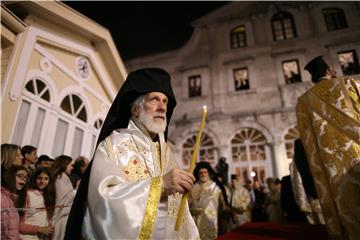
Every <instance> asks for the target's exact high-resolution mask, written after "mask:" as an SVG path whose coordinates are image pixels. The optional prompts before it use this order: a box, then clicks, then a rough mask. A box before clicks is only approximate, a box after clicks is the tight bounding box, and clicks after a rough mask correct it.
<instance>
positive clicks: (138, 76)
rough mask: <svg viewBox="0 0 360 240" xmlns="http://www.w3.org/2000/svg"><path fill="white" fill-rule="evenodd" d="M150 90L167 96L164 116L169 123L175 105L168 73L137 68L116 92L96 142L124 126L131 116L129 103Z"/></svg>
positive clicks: (160, 70) (157, 69) (161, 70)
mask: <svg viewBox="0 0 360 240" xmlns="http://www.w3.org/2000/svg"><path fill="white" fill-rule="evenodd" d="M150 92H162V93H164V94H165V95H166V96H167V97H168V99H169V103H168V106H167V112H166V117H167V122H168V124H169V121H170V118H171V115H172V113H173V111H174V108H175V105H176V100H175V95H174V92H173V90H172V88H171V83H170V75H169V74H168V73H167V72H166V71H164V70H163V69H160V68H144V69H139V70H136V71H134V72H131V73H130V74H129V76H128V77H127V78H126V81H125V83H124V84H123V86H122V87H121V89H120V91H119V93H118V94H117V96H116V98H115V100H114V102H113V104H112V105H111V107H110V110H109V112H108V114H107V116H106V119H105V121H104V124H103V126H102V128H101V131H100V135H99V138H98V141H97V144H99V143H100V142H101V141H103V140H104V139H105V138H106V137H107V136H109V135H110V133H111V132H112V131H114V130H115V129H118V128H126V127H127V125H128V123H129V119H130V117H131V111H130V105H131V103H133V102H134V101H135V100H136V99H137V98H138V97H140V96H141V95H144V94H147V93H150ZM166 133H167V131H166ZM166 133H165V137H166V135H167V134H166Z"/></svg>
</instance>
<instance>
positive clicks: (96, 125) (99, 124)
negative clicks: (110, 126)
mask: <svg viewBox="0 0 360 240" xmlns="http://www.w3.org/2000/svg"><path fill="white" fill-rule="evenodd" d="M103 122H104V121H103V120H102V119H101V118H98V119H96V120H95V122H94V128H95V129H97V130H100V129H101V127H102V125H103Z"/></svg>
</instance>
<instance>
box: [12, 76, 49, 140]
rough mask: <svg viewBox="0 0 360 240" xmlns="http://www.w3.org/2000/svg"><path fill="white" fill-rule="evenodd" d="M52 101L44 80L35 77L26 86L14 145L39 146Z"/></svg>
mask: <svg viewBox="0 0 360 240" xmlns="http://www.w3.org/2000/svg"><path fill="white" fill-rule="evenodd" d="M50 100H51V95H50V89H49V86H48V85H47V84H46V83H45V82H44V81H43V80H41V79H39V78H37V77H34V78H31V79H30V80H29V81H28V82H27V83H26V84H25V94H24V95H23V99H22V101H21V104H20V109H19V112H18V114H17V120H16V125H15V128H14V133H13V136H12V142H13V143H15V144H18V145H20V146H22V145H25V144H30V145H32V146H35V147H38V146H39V142H40V138H41V134H42V129H43V126H44V121H45V116H46V112H47V110H48V109H49V108H50Z"/></svg>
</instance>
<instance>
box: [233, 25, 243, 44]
mask: <svg viewBox="0 0 360 240" xmlns="http://www.w3.org/2000/svg"><path fill="white" fill-rule="evenodd" d="M230 44H231V48H240V47H246V34H245V26H244V25H240V26H237V27H235V28H234V29H233V30H232V31H231V33H230Z"/></svg>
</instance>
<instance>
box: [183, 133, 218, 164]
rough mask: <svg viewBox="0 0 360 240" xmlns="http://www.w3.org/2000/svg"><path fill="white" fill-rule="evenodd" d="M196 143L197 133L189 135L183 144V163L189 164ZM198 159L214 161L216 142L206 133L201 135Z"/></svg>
mask: <svg viewBox="0 0 360 240" xmlns="http://www.w3.org/2000/svg"><path fill="white" fill-rule="evenodd" d="M195 143H196V134H195V135H193V136H191V137H189V138H188V139H187V140H186V141H185V143H184V144H183V154H182V155H183V157H182V161H183V165H184V166H188V165H189V163H190V161H191V158H192V155H193V151H194V146H195ZM197 161H198V162H199V161H206V162H210V163H214V161H215V154H214V142H213V140H212V139H211V138H210V137H209V136H208V135H207V134H205V133H203V135H202V136H201V140H200V147H199V153H198V157H197Z"/></svg>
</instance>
